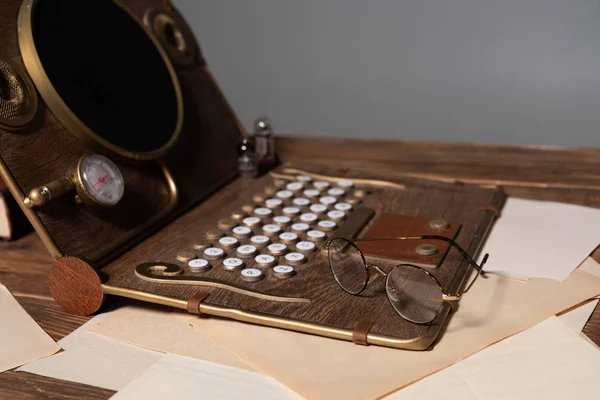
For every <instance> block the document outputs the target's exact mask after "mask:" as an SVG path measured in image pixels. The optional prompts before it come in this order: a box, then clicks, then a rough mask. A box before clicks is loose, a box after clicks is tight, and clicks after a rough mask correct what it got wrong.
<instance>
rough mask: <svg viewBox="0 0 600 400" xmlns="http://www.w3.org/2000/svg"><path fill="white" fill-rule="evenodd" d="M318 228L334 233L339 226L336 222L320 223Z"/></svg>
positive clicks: (326, 221)
mask: <svg viewBox="0 0 600 400" xmlns="http://www.w3.org/2000/svg"><path fill="white" fill-rule="evenodd" d="M317 226H318V227H319V228H321V229H323V230H324V231H327V232H329V231H332V230H334V229H335V228H336V226H337V224H336V223H335V222H334V221H328V220H325V221H319V223H318V224H317Z"/></svg>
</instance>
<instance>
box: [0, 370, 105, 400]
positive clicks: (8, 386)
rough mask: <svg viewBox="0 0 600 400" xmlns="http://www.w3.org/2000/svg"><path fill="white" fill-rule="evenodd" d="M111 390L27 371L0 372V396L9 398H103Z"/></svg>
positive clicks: (97, 399)
mask: <svg viewBox="0 0 600 400" xmlns="http://www.w3.org/2000/svg"><path fill="white" fill-rule="evenodd" d="M113 394H115V392H114V391H112V390H106V389H101V388H97V387H93V386H88V385H82V384H79V383H73V382H68V381H63V380H60V379H54V378H46V377H44V376H39V375H34V374H30V373H27V372H14V371H7V372H3V373H2V374H0V398H1V399H7V400H8V399H10V400H31V399H73V400H80V399H81V400H88V399H89V400H105V399H108V398H110V397H111V396H112V395H113Z"/></svg>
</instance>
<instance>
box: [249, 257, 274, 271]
mask: <svg viewBox="0 0 600 400" xmlns="http://www.w3.org/2000/svg"><path fill="white" fill-rule="evenodd" d="M254 261H256V263H257V264H258V265H259V266H261V267H265V268H269V267H272V266H273V265H275V263H276V262H275V261H276V260H275V257H273V256H272V255H270V254H259V255H257V256H256V257H254Z"/></svg>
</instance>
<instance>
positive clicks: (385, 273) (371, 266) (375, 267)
mask: <svg viewBox="0 0 600 400" xmlns="http://www.w3.org/2000/svg"><path fill="white" fill-rule="evenodd" d="M365 265H366V266H367V268H369V267H370V268H373V269H374V270H375V271H377V272H379V273H380V274H381V275H383V276H387V275H388V274H387V272H385V271H384V270H382V269H381V268H379V267H378V266H377V265H375V264H369V263H365Z"/></svg>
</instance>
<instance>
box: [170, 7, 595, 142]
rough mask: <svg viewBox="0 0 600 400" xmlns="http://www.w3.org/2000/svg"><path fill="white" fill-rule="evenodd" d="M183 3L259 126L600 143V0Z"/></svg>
mask: <svg viewBox="0 0 600 400" xmlns="http://www.w3.org/2000/svg"><path fill="white" fill-rule="evenodd" d="M174 4H175V5H176V6H177V7H178V9H179V10H180V11H181V13H182V14H183V15H184V16H185V17H186V19H187V20H188V22H189V23H190V25H191V26H192V29H193V30H194V33H195V35H196V37H197V38H198V40H199V41H200V44H201V46H202V49H203V52H204V55H205V57H206V59H207V61H208V64H209V68H210V69H211V71H212V72H213V74H214V75H215V77H216V79H217V82H218V83H219V85H220V86H221V88H222V89H223V91H224V93H225V96H226V97H227V99H228V100H229V101H230V103H231V105H232V106H233V108H234V110H235V112H236V114H237V115H238V116H239V118H240V120H241V121H242V123H243V124H244V125H245V126H246V128H250V127H251V126H252V122H253V120H254V118H255V117H257V116H258V115H260V114H267V115H268V116H269V117H270V118H271V120H272V122H273V125H274V128H275V130H276V131H277V132H281V133H285V134H301V135H303V136H338V137H339V136H347V137H369V138H394V139H404V140H436V141H453V142H478V143H505V144H543V145H567V146H572V147H600V134H599V133H598V130H599V127H600V1H597V0H596V1H593V0H406V1H403V0H395V1H385V0H375V1H366V0H365V1H359V0H304V1H292V0H287V1H286V0H279V1H278V0H221V1H217V0H213V1H199V0H174Z"/></svg>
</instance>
